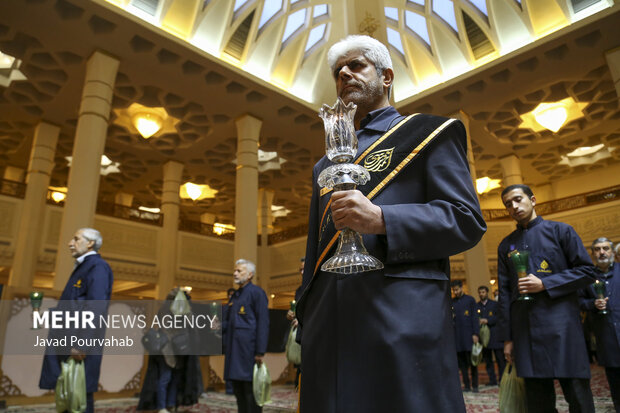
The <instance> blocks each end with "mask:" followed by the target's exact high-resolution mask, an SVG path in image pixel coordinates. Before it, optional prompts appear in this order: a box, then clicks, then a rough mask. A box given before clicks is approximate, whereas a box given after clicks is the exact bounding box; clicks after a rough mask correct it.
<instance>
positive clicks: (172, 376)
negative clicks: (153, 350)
mask: <svg viewBox="0 0 620 413" xmlns="http://www.w3.org/2000/svg"><path fill="white" fill-rule="evenodd" d="M155 362H156V363H157V367H158V376H157V406H156V407H157V409H164V408H166V407H169V406H176V404H177V380H178V376H177V373H176V372H175V371H174V370H173V368H172V367H170V366H168V365H167V364H166V360H165V359H164V357H163V356H155Z"/></svg>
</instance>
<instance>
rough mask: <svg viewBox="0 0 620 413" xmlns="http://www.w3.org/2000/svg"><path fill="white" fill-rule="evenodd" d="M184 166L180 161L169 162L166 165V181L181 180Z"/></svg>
mask: <svg viewBox="0 0 620 413" xmlns="http://www.w3.org/2000/svg"><path fill="white" fill-rule="evenodd" d="M183 167H184V165H183V164H182V163H181V162H178V161H172V160H171V161H168V162H166V163H165V164H164V180H168V179H175V178H177V179H178V180H180V179H181V175H182V174H183Z"/></svg>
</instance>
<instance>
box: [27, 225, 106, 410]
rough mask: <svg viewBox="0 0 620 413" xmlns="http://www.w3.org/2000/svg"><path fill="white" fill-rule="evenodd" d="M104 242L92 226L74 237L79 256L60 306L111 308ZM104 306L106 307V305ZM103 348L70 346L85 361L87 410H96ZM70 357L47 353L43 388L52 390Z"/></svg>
mask: <svg viewBox="0 0 620 413" xmlns="http://www.w3.org/2000/svg"><path fill="white" fill-rule="evenodd" d="M102 243H103V240H102V238H101V234H100V233H99V231H97V230H96V229H92V228H81V229H79V230H77V232H76V233H75V235H74V236H73V238H72V239H71V241H69V250H70V251H71V255H72V256H73V258H75V268H74V269H73V273H71V277H69V280H68V281H67V285H66V286H65V289H64V290H63V292H62V295H61V296H60V300H61V301H60V303H59V306H62V305H73V304H71V303H75V302H82V303H83V304H85V305H86V306H88V305H89V302H90V305H91V308H95V309H97V310H100V311H105V310H106V309H107V302H108V301H109V300H110V295H111V294H112V283H113V281H114V280H113V276H112V270H111V269H110V266H109V265H108V263H107V262H105V261H104V259H103V258H101V255H99V253H98V251H99V248H101V244H102ZM103 306H105V307H106V308H103ZM104 334H105V329H100V330H99V331H98V332H97V335H98V336H101V338H102V337H103V336H104ZM102 351H103V349H102V348H100V347H91V348H88V349H78V348H71V349H70V353H71V355H70V356H69V357H72V358H73V359H74V360H76V361H84V370H85V372H86V413H93V412H94V411H95V401H94V397H93V393H94V392H96V391H97V388H98V386H99V373H100V370H101V358H102V355H103V352H102ZM87 353H88V354H87ZM67 357H68V356H67V355H64V354H50V353H49V352H48V353H47V354H46V355H45V356H44V358H43V367H42V370H41V379H40V380H39V387H40V388H42V389H50V390H53V389H55V388H56V381H57V379H58V376H59V375H60V363H61V362H62V361H64V360H65V359H66V358H67Z"/></svg>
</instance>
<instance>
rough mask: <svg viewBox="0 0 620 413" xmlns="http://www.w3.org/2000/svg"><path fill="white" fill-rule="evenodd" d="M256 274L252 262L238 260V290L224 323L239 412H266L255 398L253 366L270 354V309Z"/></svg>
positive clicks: (228, 372) (227, 370)
mask: <svg viewBox="0 0 620 413" xmlns="http://www.w3.org/2000/svg"><path fill="white" fill-rule="evenodd" d="M254 274H256V266H255V265H254V263H253V262H251V261H248V260H243V259H242V260H237V262H236V263H235V271H234V273H233V277H234V282H235V284H237V285H238V286H239V288H238V289H237V291H235V293H234V294H233V296H232V298H231V300H230V301H229V302H228V305H229V308H228V311H227V312H226V319H225V320H224V323H223V324H222V328H223V336H224V339H225V340H226V343H225V351H226V358H225V362H224V379H225V380H230V381H231V382H232V386H233V392H234V393H235V398H236V399H237V409H238V411H239V413H257V412H262V411H263V408H262V407H260V406H259V405H258V404H256V400H255V399H254V391H253V390H252V378H253V375H254V363H256V364H258V365H260V364H261V363H262V362H263V356H264V355H265V352H266V351H267V340H268V338H269V309H268V300H267V294H265V291H263V289H262V288H260V287H259V286H257V285H255V284H252V278H253V277H254Z"/></svg>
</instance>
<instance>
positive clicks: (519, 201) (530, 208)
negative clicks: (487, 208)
mask: <svg viewBox="0 0 620 413" xmlns="http://www.w3.org/2000/svg"><path fill="white" fill-rule="evenodd" d="M502 202H503V203H504V206H505V207H506V210H507V211H508V213H509V214H510V216H511V217H512V219H514V220H515V221H517V222H518V223H519V224H522V225H523V224H527V223H528V222H530V221H531V220H532V216H533V214H534V207H535V206H536V197H535V196H533V197H532V198H530V197H528V196H527V195H526V194H525V193H523V190H522V189H521V188H517V189H513V190H512V191H510V192H508V193H506V194H505V195H504V196H503V197H502Z"/></svg>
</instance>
